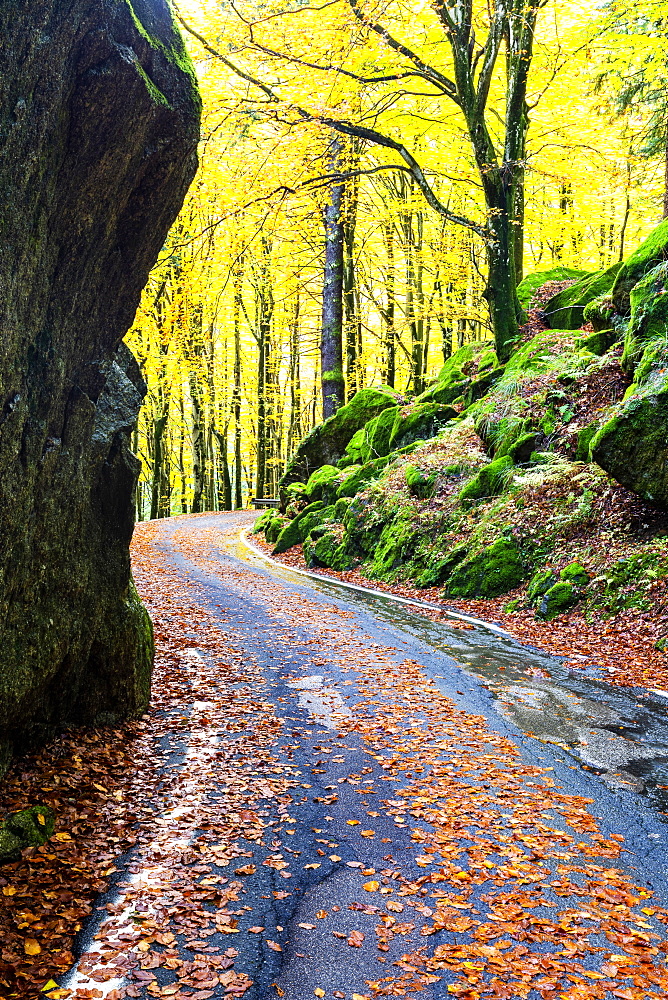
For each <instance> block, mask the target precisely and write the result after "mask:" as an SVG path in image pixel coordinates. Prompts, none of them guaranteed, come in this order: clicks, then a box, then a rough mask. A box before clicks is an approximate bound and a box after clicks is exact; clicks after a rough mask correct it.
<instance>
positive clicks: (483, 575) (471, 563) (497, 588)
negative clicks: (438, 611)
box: [445, 538, 524, 597]
mask: <svg viewBox="0 0 668 1000" xmlns="http://www.w3.org/2000/svg"><path fill="white" fill-rule="evenodd" d="M523 579H524V565H523V563H522V556H521V553H520V550H519V547H518V545H517V542H516V541H515V540H514V538H499V539H497V540H496V541H495V542H493V543H492V544H491V545H487V546H485V547H484V548H482V549H479V550H478V551H476V552H474V553H472V554H470V555H468V556H467V557H466V559H464V561H463V562H461V563H460V564H459V565H458V566H457V567H456V568H455V569H454V571H453V572H452V574H451V576H450V579H449V580H448V581H447V583H446V586H445V592H446V594H449V595H450V596H451V597H498V596H499V595H500V594H505V593H507V592H508V591H509V590H513V589H514V588H515V587H517V586H519V584H520V583H521V582H522V580H523Z"/></svg>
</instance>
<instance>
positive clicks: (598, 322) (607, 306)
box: [583, 292, 616, 332]
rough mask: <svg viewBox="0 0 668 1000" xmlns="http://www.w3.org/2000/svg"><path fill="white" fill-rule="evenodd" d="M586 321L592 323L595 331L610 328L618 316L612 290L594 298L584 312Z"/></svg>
mask: <svg viewBox="0 0 668 1000" xmlns="http://www.w3.org/2000/svg"><path fill="white" fill-rule="evenodd" d="M583 317H584V321H585V323H591V325H592V327H593V328H594V331H595V332H599V331H601V330H610V329H611V328H612V326H613V322H614V319H615V317H616V312H615V307H614V306H613V304H612V297H611V295H610V292H606V293H605V294H604V295H599V296H597V297H596V298H595V299H592V301H591V302H589V303H588V304H587V305H586V306H585V308H584V313H583Z"/></svg>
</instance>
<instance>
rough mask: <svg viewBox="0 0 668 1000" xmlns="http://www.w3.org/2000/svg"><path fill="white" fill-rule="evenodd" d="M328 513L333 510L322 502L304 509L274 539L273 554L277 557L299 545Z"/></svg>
mask: <svg viewBox="0 0 668 1000" xmlns="http://www.w3.org/2000/svg"><path fill="white" fill-rule="evenodd" d="M329 511H331V513H332V514H333V513H334V508H333V507H331V508H328V507H327V504H325V503H323V501H322V500H316V502H315V503H312V504H309V505H308V507H305V508H304V510H303V511H302V512H301V513H300V514H298V515H297V517H295V518H294V519H293V520H292V521H290V522H288V524H286V525H285V527H284V528H283V529H282V531H281V532H280V534H279V535H278V538H277V539H276V544H275V546H274V550H273V554H274V555H275V556H277V555H280V554H281V552H287V551H288V549H291V548H292V546H293V545H300V544H301V543H302V542H303V541H304V539H305V538H306V536H307V535H308V533H309V532H310V530H311V528H315V526H316V525H317V524H321V523H322V522H323V521H324V520H326V519H327V516H328V512H329Z"/></svg>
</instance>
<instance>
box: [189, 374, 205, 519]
mask: <svg viewBox="0 0 668 1000" xmlns="http://www.w3.org/2000/svg"><path fill="white" fill-rule="evenodd" d="M190 398H191V405H192V464H193V502H192V507H191V513H193V514H199V513H200V511H201V510H202V509H203V508H202V497H203V495H204V479H205V469H206V454H205V437H204V410H203V406H202V400H201V399H200V390H199V386H198V385H197V384H196V382H195V380H194V379H191V380H190Z"/></svg>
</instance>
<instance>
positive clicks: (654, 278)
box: [622, 262, 668, 372]
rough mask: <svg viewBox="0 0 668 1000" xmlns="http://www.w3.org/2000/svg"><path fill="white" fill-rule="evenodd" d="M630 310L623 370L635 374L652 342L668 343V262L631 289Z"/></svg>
mask: <svg viewBox="0 0 668 1000" xmlns="http://www.w3.org/2000/svg"><path fill="white" fill-rule="evenodd" d="M630 307H631V318H630V320H629V325H628V330H627V334H626V340H625V343H624V355H623V357H622V368H624V369H625V371H628V372H633V371H635V368H636V366H637V365H638V362H639V361H640V359H641V357H642V355H643V353H644V351H645V348H646V347H647V345H648V344H649V343H650V342H651V341H654V340H660V341H661V342H662V344H665V343H667V342H668V262H664V263H662V264H659V265H658V266H657V267H655V268H653V269H652V270H651V271H650V272H649V273H648V274H646V275H645V277H644V278H642V279H641V280H640V281H639V282H638V284H637V285H635V286H634V287H633V288H632V289H631V293H630Z"/></svg>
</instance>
